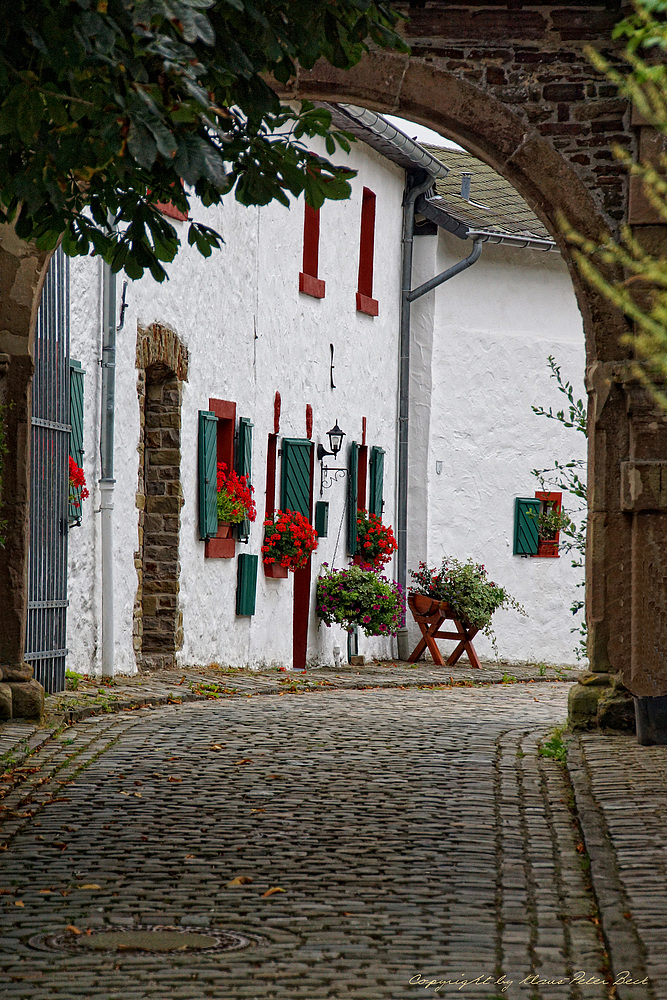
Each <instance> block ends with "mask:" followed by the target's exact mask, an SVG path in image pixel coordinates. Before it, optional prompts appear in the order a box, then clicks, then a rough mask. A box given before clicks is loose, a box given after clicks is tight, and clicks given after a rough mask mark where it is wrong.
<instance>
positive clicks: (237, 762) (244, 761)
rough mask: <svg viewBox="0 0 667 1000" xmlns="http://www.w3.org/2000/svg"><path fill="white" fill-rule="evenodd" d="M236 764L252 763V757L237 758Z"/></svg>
mask: <svg viewBox="0 0 667 1000" xmlns="http://www.w3.org/2000/svg"><path fill="white" fill-rule="evenodd" d="M234 763H235V764H252V757H244V758H243V760H235V761H234Z"/></svg>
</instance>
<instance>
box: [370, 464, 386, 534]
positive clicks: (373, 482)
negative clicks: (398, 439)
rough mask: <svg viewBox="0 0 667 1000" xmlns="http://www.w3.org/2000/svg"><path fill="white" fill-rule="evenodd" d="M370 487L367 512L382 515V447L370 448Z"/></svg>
mask: <svg viewBox="0 0 667 1000" xmlns="http://www.w3.org/2000/svg"><path fill="white" fill-rule="evenodd" d="M370 464H371V468H370V488H369V491H368V513H369V514H376V515H377V516H378V517H379V518H381V517H382V504H383V496H382V492H383V487H384V449H383V448H371V463H370Z"/></svg>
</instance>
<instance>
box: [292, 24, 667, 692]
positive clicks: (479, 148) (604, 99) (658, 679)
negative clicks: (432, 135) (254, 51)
mask: <svg viewBox="0 0 667 1000" xmlns="http://www.w3.org/2000/svg"><path fill="white" fill-rule="evenodd" d="M410 13H411V16H413V15H414V16H413V20H412V23H411V25H409V27H408V29H407V34H408V38H409V39H410V40H412V39H414V38H415V37H417V36H419V30H420V29H419V25H420V24H421V25H422V27H423V26H424V24H425V22H424V18H425V17H431V19H432V21H431V25H430V28H429V29H428V31H426V30H425V31H424V35H423V36H421V37H417V41H416V43H415V46H414V47H413V54H412V56H399V55H396V54H393V53H386V52H373V53H371V54H370V55H368V56H367V57H365V58H364V59H362V60H361V62H360V63H359V65H358V66H357V67H355V68H354V69H353V70H352V71H351V72H348V73H346V72H343V71H338V70H335V69H332V67H331V66H329V65H326V64H324V63H322V62H321V63H318V64H317V65H316V66H315V67H314V68H313V69H312V70H310V71H304V70H301V71H300V72H299V75H298V77H297V79H296V80H295V81H294V82H293V84H292V85H291V86H290V88H289V89H287V90H286V91H285V95H284V96H286V97H289V98H292V99H294V98H306V99H309V100H315V101H323V102H334V103H345V102H349V103H352V104H355V105H360V106H363V107H368V108H370V109H372V110H376V111H380V112H387V113H390V114H395V115H399V116H401V117H403V118H407V119H409V120H412V121H417V122H420V123H422V124H424V125H427V126H429V127H430V128H433V129H436V130H438V131H440V132H441V133H442V134H444V135H446V136H448V137H449V138H450V139H453V140H454V141H456V142H458V143H460V144H461V145H462V146H464V147H465V148H466V149H467V150H469V151H470V152H471V153H473V154H474V155H475V156H477V157H479V158H480V159H482V160H484V161H485V162H487V163H488V164H489V165H490V166H492V167H493V168H494V169H495V170H496V171H497V172H498V173H500V174H501V175H502V176H503V177H505V178H506V179H507V180H508V181H510V183H511V184H512V185H513V186H514V187H515V188H516V189H517V191H518V192H519V193H520V194H521V195H522V196H523V198H524V199H525V200H526V202H527V203H528V204H529V206H530V207H531V208H532V209H533V211H534V212H535V214H536V215H538V217H539V218H540V219H541V220H542V221H543V223H544V224H545V226H546V227H547V229H548V230H549V232H550V233H551V234H552V236H553V238H554V239H555V240H556V241H557V243H558V245H559V248H560V250H561V252H562V255H563V258H564V260H565V261H566V263H567V265H568V267H569V270H570V274H571V277H572V282H573V285H574V289H575V294H576V296H577V300H578V303H579V307H580V310H581V313H582V316H583V320H584V329H585V335H586V354H587V370H586V383H587V389H588V392H589V413H590V423H589V522H588V523H589V528H588V555H587V609H588V624H589V655H590V661H591V667H592V670H594V671H595V672H597V673H602V674H606V673H617V674H620V675H621V677H622V680H623V681H624V683H625V684H626V685H627V686H628V688H629V689H630V690H631V691H632V693H633V694H634V695H636V696H653V695H664V694H666V693H667V653H666V650H667V616H665V615H664V613H663V610H662V608H663V604H664V595H663V594H662V592H661V597H660V600H653V599H651V600H649V599H647V595H648V594H650V593H651V591H655V580H656V579H658V578H660V579H662V576H663V573H662V569H661V568H660V567H661V565H662V555H661V553H662V552H663V551H664V548H665V544H666V543H667V518H666V517H665V515H664V514H663V512H662V507H661V506H660V503H661V502H660V501H659V500H658V499H657V498H654V500H653V502H648V503H647V505H646V506H643V505H642V503H641V501H640V499H639V498H638V497H637V496H635V495H633V494H632V489H631V487H630V485H629V483H630V481H631V480H632V481H635V480H636V479H637V476H638V475H639V476H641V475H642V472H641V469H642V467H643V466H644V465H646V463H655V462H659V463H661V462H662V457H663V455H665V454H667V426H666V424H665V421H664V418H663V415H662V414H661V413H659V412H657V411H656V407H655V404H654V403H653V402H652V401H651V399H650V398H649V396H648V394H647V393H646V392H645V390H644V389H643V388H642V387H641V386H640V385H639V384H638V383H637V382H636V381H635V380H634V379H633V377H632V373H631V367H630V364H631V358H632V351H631V347H629V346H628V345H627V344H624V343H622V341H621V338H622V336H623V335H624V334H627V333H628V332H629V327H628V324H627V323H626V321H625V319H624V317H623V316H622V315H620V314H619V313H618V312H617V311H616V310H615V309H613V308H612V307H611V305H610V304H609V302H608V301H607V299H606V298H605V297H604V296H603V295H601V294H600V293H599V292H598V291H597V290H596V289H594V288H592V287H591V286H590V285H587V284H585V283H584V282H583V280H582V278H581V276H580V275H579V273H578V272H577V270H576V269H575V267H574V262H573V254H572V247H571V245H570V244H569V243H568V241H567V239H566V238H565V236H564V231H563V223H564V220H566V221H567V223H568V224H569V226H570V227H571V228H572V229H574V230H575V231H576V232H578V233H580V234H581V235H583V236H585V237H588V238H590V239H592V240H594V241H597V240H599V238H600V237H601V235H604V234H605V233H614V232H615V231H617V229H618V226H619V223H620V222H622V221H630V222H632V221H633V217H632V214H629V213H628V185H627V177H626V176H625V175H624V173H623V171H622V170H619V169H618V168H614V166H613V165H612V164H611V163H610V160H612V159H613V154H612V151H611V147H612V145H613V143H614V142H620V144H622V145H625V146H626V147H628V148H634V147H635V146H636V144H637V139H638V134H637V132H634V131H633V129H632V128H631V127H630V124H629V117H630V116H629V109H628V107H627V104H626V103H625V102H624V101H623V100H622V99H621V98H619V97H618V95H617V94H616V93H615V91H614V89H613V88H612V87H611V86H610V85H609V83H608V82H607V81H606V80H605V79H604V78H603V77H601V76H599V75H597V74H596V73H595V72H594V71H593V69H592V68H591V66H590V65H589V64H588V63H587V60H586V58H585V56H584V55H583V53H582V41H583V40H585V39H587V38H589V37H590V34H591V31H593V33H595V32H597V33H598V34H597V35H596V37H597V38H598V39H599V38H600V37H602V38H603V39H606V38H607V37H608V36H605V35H604V34H603V33H602V29H601V27H600V26H599V25H597V24H596V27H595V29H593V27H592V26H591V25H590V24H589V26H588V28H586V27H585V25H584V24H583V22H582V23H581V24H580V23H579V20H577V18H576V17H575V22H576V23H573V24H572V25H571V27H570V28H569V29H567V28H566V26H565V23H564V22H563V21H562V18H561V19H560V20H559V19H558V17H554V16H553V14H552V15H550V21H549V25H548V29H547V28H544V29H542V28H541V29H539V30H538V29H537V28H536V29H535V32H536V33H535V34H534V36H531V38H530V40H528V41H527V40H526V38H525V37H523V36H522V37H521V39H520V41H515V42H510V43H506V44H504V45H503V47H502V49H500V48H499V44H498V37H499V36H498V35H497V33H496V34H495V35H494V33H493V31H492V30H490V29H489V32H488V33H487V34H485V32H484V29H483V28H480V29H479V32H478V34H475V30H474V29H473V27H471V25H472V24H473V21H474V20H475V18H474V17H473V15H472V14H470V17H469V19H468V20H469V23H468V22H467V28H466V29H465V30H466V32H467V34H466V35H465V42H463V41H462V42H461V47H460V48H459V49H457V48H456V45H455V43H454V40H453V39H454V38H455V37H456V36H457V32H459V31H462V30H463V29H462V28H461V27H460V26H452V28H451V31H448V30H447V28H446V27H443V25H444V21H445V20H447V19H448V18H449V20H451V18H452V17H454V15H455V13H456V15H457V16H458V14H459V13H460V12H454V11H449V10H448V9H445V5H430V8H429V11H427V12H426V13H424V12H422V11H420V10H417V11H414V10H411V11H410ZM469 13H470V12H468V14H469ZM489 13H490V12H482V13H480V14H479V17H477V21H478V22H479V18H480V17H481V18H482V20H484V18H485V17H486V16H487V14H489ZM562 13H563V14H565V12H564V11H563V12H562ZM568 13H569V14H571V13H572V12H571V11H569V12H568ZM503 14H504V15H507V16H510V14H511V16H512V17H514V14H515V12H514V11H512V12H508V11H504V12H503ZM604 15H605V17H607V19H611V22H610V23H613V19H614V17H615V15H614V14H613V13H612V12H609V11H605V12H604ZM461 16H463V14H461ZM525 16H526V15H525V13H524V12H517V17H518V18H519V20H518V22H517V23H516V24H515V25H514V26H513V27H512V28H511V30H508V32H507V36H503V37H512V36H514V37H515V38H516V37H517V36H519V35H521V30H522V29H521V21H522V19H523V18H524V17H525ZM531 16H532V15H531ZM559 16H560V15H559ZM438 17H439V18H440V21H438ZM539 17H540V18H541V17H542V15H541V14H540V15H539ZM582 17H584V18H586V17H588V14H586V15H582ZM443 19H444V20H443ZM603 20H604V18H603ZM448 23H449V22H448ZM557 24H558V25H560V27H559V28H558V29H556V25H557ZM439 32H440V34H438V33H439ZM545 32H546V36H545ZM426 35H427V36H428V37H425V36H426ZM549 35H550V38H551V40H552V41H553V43H554V44H553V47H552V48H551V49H550V50H548V51H547V48H548V47H547V46H545V37H549ZM605 44H606V42H605V41H603V42H602V45H603V46H604V45H605ZM425 53H427V54H426V55H425ZM575 63H576V67H577V68H576V73H575V72H574V71H573V68H572V67H573V65H574V64H575ZM531 66H532V69H531ZM511 67H513V68H511ZM512 73H514V77H515V79H517V80H519V78H520V80H521V83H520V85H519V84H517V86H515V87H514V88H513V87H512V86H510V85H509V81H510V79H511V77H512ZM575 77H576V79H577V83H576V84H572V85H569V84H568V85H566V84H565V83H563V79H568V80H570V79H572V78H575ZM638 127H643V126H641V125H640V126H638ZM666 471H667V470H666ZM633 477H634V479H633ZM649 636H650V637H651V639H650V641H648V637H649Z"/></svg>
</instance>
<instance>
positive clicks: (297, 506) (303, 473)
mask: <svg viewBox="0 0 667 1000" xmlns="http://www.w3.org/2000/svg"><path fill="white" fill-rule="evenodd" d="M312 451H313V442H312V441H309V440H308V439H307V438H283V445H282V452H283V461H282V476H281V488H280V509H281V510H296V511H298V512H299V513H300V514H303V516H304V517H307V518H308V519H309V520H310V462H311V456H312Z"/></svg>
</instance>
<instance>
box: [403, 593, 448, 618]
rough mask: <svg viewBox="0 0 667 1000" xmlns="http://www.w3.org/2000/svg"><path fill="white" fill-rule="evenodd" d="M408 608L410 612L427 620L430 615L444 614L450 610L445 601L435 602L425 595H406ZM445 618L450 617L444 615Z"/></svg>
mask: <svg viewBox="0 0 667 1000" xmlns="http://www.w3.org/2000/svg"><path fill="white" fill-rule="evenodd" d="M408 607H409V608H410V610H411V611H412V612H413V613H415V614H418V615H421V617H422V618H429V617H431V616H432V615H439V614H445V612H447V611H449V610H450V607H449V604H447V602H446V601H436V600H434V599H433V598H432V597H427V596H426V594H408ZM445 617H446V618H449V617H450V615H447V614H445Z"/></svg>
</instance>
